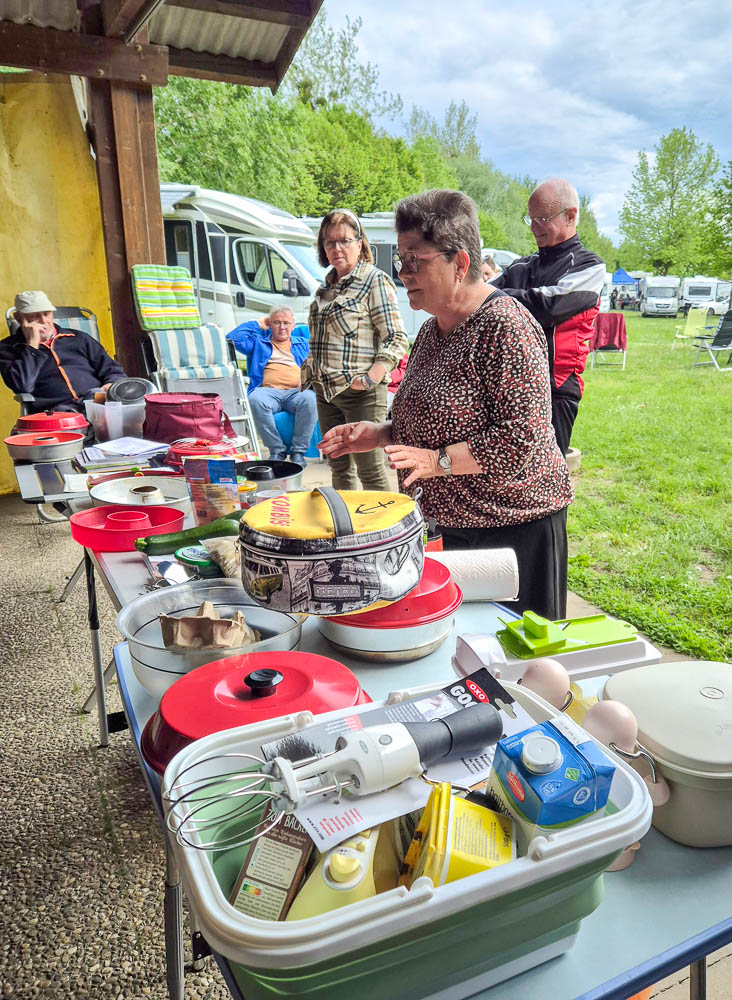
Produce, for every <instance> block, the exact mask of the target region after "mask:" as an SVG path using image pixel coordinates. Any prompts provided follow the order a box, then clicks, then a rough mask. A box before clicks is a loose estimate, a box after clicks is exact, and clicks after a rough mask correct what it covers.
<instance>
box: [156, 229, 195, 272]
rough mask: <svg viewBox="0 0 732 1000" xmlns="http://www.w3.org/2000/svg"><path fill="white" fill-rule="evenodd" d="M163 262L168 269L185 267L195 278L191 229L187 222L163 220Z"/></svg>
mask: <svg viewBox="0 0 732 1000" xmlns="http://www.w3.org/2000/svg"><path fill="white" fill-rule="evenodd" d="M163 229H164V233H165V260H166V262H167V264H168V265H169V266H170V267H185V268H187V269H188V270H189V271H190V273H191V275H193V276H194V277H195V274H196V268H195V262H194V260H193V254H192V253H191V227H190V224H189V223H188V222H175V221H172V220H170V219H165V220H164V224H163Z"/></svg>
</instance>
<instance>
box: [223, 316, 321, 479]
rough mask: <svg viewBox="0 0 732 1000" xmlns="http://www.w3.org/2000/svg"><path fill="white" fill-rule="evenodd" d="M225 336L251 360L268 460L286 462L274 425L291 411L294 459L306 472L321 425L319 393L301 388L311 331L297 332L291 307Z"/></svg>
mask: <svg viewBox="0 0 732 1000" xmlns="http://www.w3.org/2000/svg"><path fill="white" fill-rule="evenodd" d="M226 336H227V339H228V340H231V341H232V343H233V344H234V347H235V348H236V349H237V351H240V352H241V353H242V354H246V358H247V374H248V376H249V389H248V390H247V392H248V396H249V405H250V406H251V408H252V416H253V417H254V423H255V424H256V426H257V431H258V433H259V436H260V437H261V439H262V443H263V444H264V445H266V447H267V448H269V457H270V458H271V459H272V460H273V461H281V460H282V459H284V458H286V457H287V447H286V445H285V444H284V442H283V440H282V438H281V437H280V433H279V431H278V430H277V425H276V424H275V420H274V415H275V413H279V412H280V411H281V410H286V411H287V412H288V413H292V414H294V416H295V427H294V430H293V432H292V444H291V445H290V458H291V459H292V461H293V462H297V463H298V465H302V466H303V468H304V467H305V464H306V460H305V452H306V451H307V450H308V445H309V444H310V438H311V437H312V435H313V428H314V427H315V422H316V420H317V419H318V414H317V408H316V404H315V393H314V392H313V391H312V390H311V389H305V390H303V389H302V388H301V383H300V369H301V368H302V365H303V362H304V361H305V358H306V357H307V356H308V354H309V353H310V331H309V330H308V328H307V326H305V325H303V324H300V325H298V326H295V316H294V314H293V312H292V309H290V308H289V307H288V306H275V307H274V308H273V309H272V310H271V311H270V314H269V316H262V317H261V318H260V319H253V320H250V321H249V322H248V323H241V324H240V325H239V326H237V328H236V329H235V330H232V331H231V333H227V334H226Z"/></svg>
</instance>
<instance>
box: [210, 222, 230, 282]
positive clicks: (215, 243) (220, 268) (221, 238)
mask: <svg viewBox="0 0 732 1000" xmlns="http://www.w3.org/2000/svg"><path fill="white" fill-rule="evenodd" d="M208 239H209V242H210V244H211V256H212V258H213V268H214V279H215V280H216V281H224V282H226V281H228V280H229V279H228V277H227V275H226V239H227V238H226V236H225V235H224V234H223V233H212V232H210V231H209V234H208Z"/></svg>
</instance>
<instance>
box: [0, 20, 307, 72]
mask: <svg viewBox="0 0 732 1000" xmlns="http://www.w3.org/2000/svg"><path fill="white" fill-rule="evenodd" d="M320 4H321V0H312V4H311V7H312V17H311V18H310V23H312V20H313V19H314V17H315V14H316V13H317V11H318V9H319V7H320ZM0 21H14V22H15V23H16V24H33V25H35V26H37V27H41V28H56V29H58V30H59V31H78V30H79V26H80V24H79V21H80V18H79V12H78V11H77V9H76V2H75V0H53V3H51V2H50V0H0ZM148 27H149V41H150V43H151V44H153V45H168V46H170V47H171V48H175V49H180V50H183V51H189V52H195V53H198V54H201V53H210V54H211V55H212V56H214V57H216V56H226V57H227V58H230V59H242V60H247V61H249V62H254V63H261V64H263V66H264V68H265V69H269V70H270V76H269V77H268V78H267V79H266V80H265V79H263V80H262V82H263V83H265V84H267V85H269V84H270V83H271V82H272V77H271V73H274V72H275V66H276V64H277V59H278V57H279V56H280V53H281V52H282V51H283V49H284V50H286V51H290V50H291V49H292V44H291V39H293V38H294V39H295V41H297V42H298V43H299V40H300V35H301V33H302V29H301V28H297V27H291V26H288V25H283V24H279V23H274V22H267V21H265V20H257V19H254V18H247V17H235V16H232V15H229V14H223V13H212V12H211V11H203V10H193V9H186V8H183V7H178V6H167V5H166V4H163V6H162V7H160V8H158V10H157V12H156V13H155V14H154V15H153V17H152V18H151V21H150V24H149V26H148ZM285 68H286V67H285ZM253 72H254V77H256V75H257V72H256V68H255V69H254V71H253ZM249 75H250V76H251V72H250V74H249ZM281 75H282V73H281V72H279V73H277V74H276V77H277V83H279V82H280V80H281Z"/></svg>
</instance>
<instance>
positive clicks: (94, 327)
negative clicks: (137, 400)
mask: <svg viewBox="0 0 732 1000" xmlns="http://www.w3.org/2000/svg"><path fill="white" fill-rule="evenodd" d="M5 321H6V322H7V324H8V329H9V330H10V333H11V334H13V333H15V331H16V330H17V329H18V326H19V323H18V321H17V319H16V318H15V307H14V306H11V307H10V309H8V310H7V311H6V313H5ZM53 321H54V323H55V324H56V325H57V326H60V327H63V328H64V329H66V330H77V331H78V332H79V333H85V334H86V335H87V336H89V337H92V339H93V340H96V342H97V343H99V326H98V324H97V317H96V316H95V315H94V313H93V312H92V311H91V309H85V308H84V307H83V306H59V307H58V308H57V309H55V310H54V313H53ZM15 398H16V399H17V400H18V403H19V404H20V415H21V417H24V416H25V415H26V413H32V412H33V404H34V403H35V396H34V395H33V393H31V392H18V393H16V394H15Z"/></svg>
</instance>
